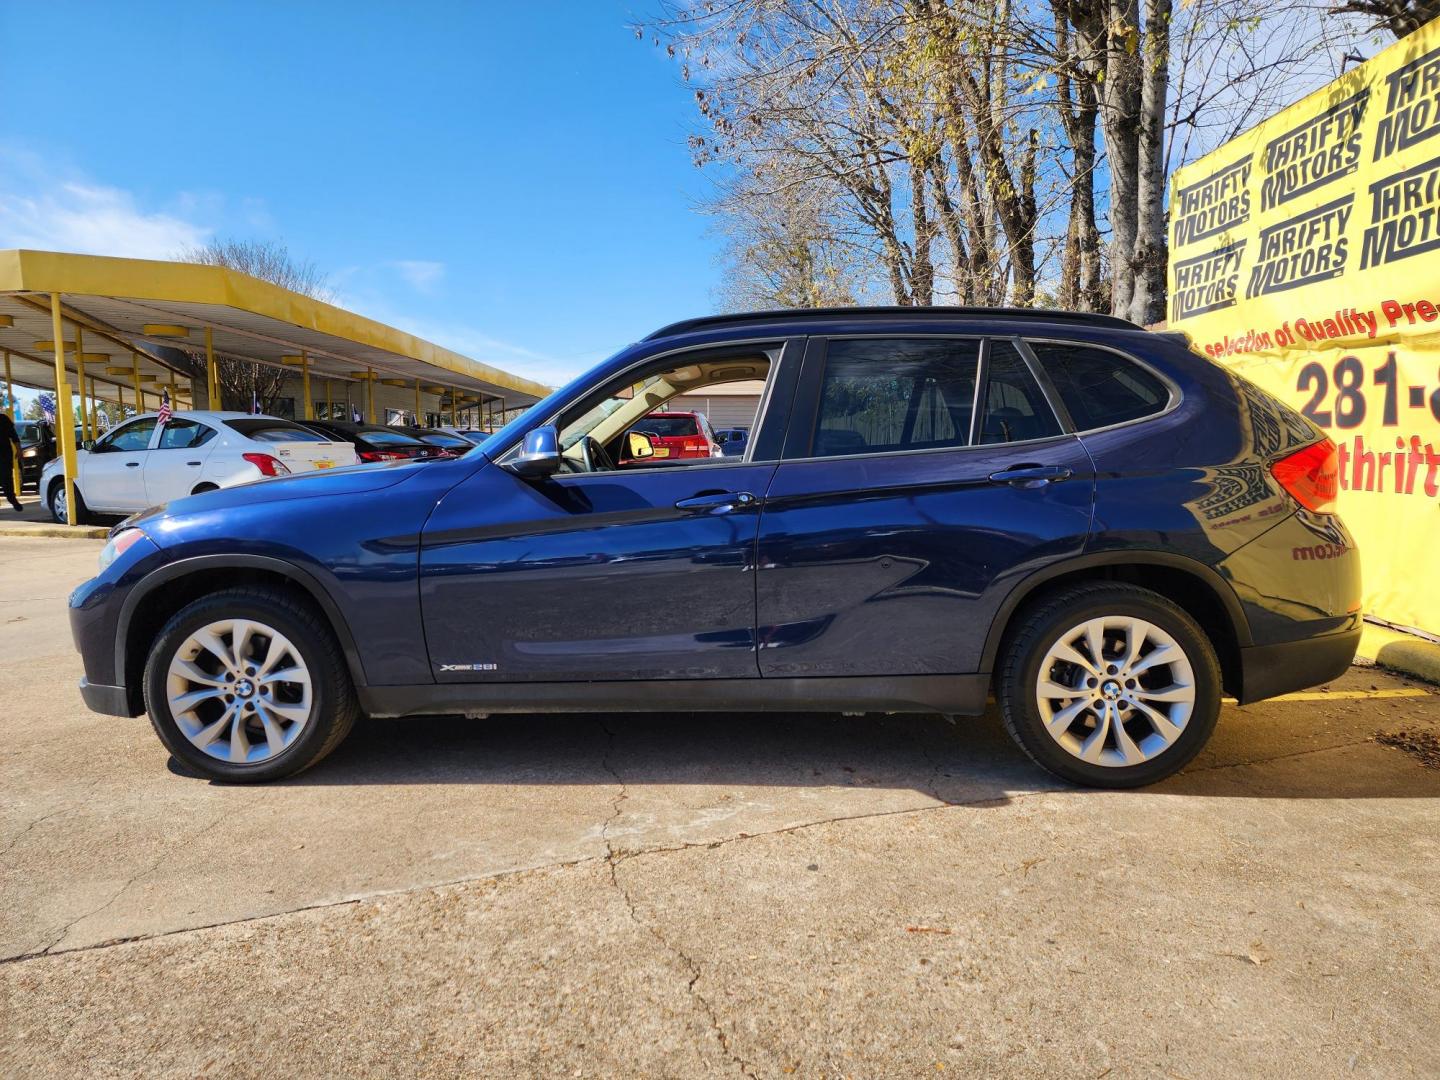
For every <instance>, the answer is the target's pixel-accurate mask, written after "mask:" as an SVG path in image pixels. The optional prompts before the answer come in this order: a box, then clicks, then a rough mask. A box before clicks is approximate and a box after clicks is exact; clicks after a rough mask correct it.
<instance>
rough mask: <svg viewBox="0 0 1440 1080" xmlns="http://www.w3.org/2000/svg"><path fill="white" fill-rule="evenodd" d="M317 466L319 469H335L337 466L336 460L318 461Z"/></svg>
mask: <svg viewBox="0 0 1440 1080" xmlns="http://www.w3.org/2000/svg"><path fill="white" fill-rule="evenodd" d="M315 467H316V468H317V469H333V468H334V467H335V462H333V461H317V462H315Z"/></svg>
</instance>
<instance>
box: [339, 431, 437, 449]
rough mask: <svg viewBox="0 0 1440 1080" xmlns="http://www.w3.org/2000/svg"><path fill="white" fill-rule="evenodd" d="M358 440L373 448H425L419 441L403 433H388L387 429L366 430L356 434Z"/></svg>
mask: <svg viewBox="0 0 1440 1080" xmlns="http://www.w3.org/2000/svg"><path fill="white" fill-rule="evenodd" d="M355 436H356V438H358V439H362V440H363V441H365V442H367V443H370V444H371V445H372V446H424V445H425V444H424V443H423V442H421V441H420V440H419V439H412V438H411V437H410V436H409V435H406V434H405V433H404V432H403V431H387V430H386V429H385V428H365V429H364V430H362V431H357V432H356V433H355Z"/></svg>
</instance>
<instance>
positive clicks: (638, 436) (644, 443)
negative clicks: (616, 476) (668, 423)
mask: <svg viewBox="0 0 1440 1080" xmlns="http://www.w3.org/2000/svg"><path fill="white" fill-rule="evenodd" d="M625 440H626V441H625V451H626V453H625V460H626V461H642V460H644V459H645V458H652V457H654V456H655V444H654V443H652V442H651V441H650V436H649V435H646V434H645V433H644V432H643V431H632V432H630V433H629V434H628V435H626V436H625Z"/></svg>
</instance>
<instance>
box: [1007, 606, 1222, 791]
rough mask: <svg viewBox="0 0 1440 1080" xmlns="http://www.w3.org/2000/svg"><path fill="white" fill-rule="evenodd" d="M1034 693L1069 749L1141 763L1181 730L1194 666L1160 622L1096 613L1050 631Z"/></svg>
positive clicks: (1090, 758) (1192, 696)
mask: <svg viewBox="0 0 1440 1080" xmlns="http://www.w3.org/2000/svg"><path fill="white" fill-rule="evenodd" d="M1035 696H1036V702H1037V704H1038V706H1039V709H1040V719H1041V722H1042V723H1043V725H1044V727H1045V730H1046V731H1047V732H1048V733H1049V735H1050V737H1051V738H1052V739H1054V740H1055V742H1056V743H1058V744H1059V745H1060V747H1061V748H1062V749H1064V750H1065V751H1066V752H1067V753H1068V754H1070V755H1072V756H1073V757H1075V758H1078V759H1079V760H1081V761H1084V762H1087V763H1089V764H1092V765H1105V766H1111V767H1124V766H1131V765H1139V764H1141V763H1143V762H1146V761H1150V760H1151V759H1153V758H1155V757H1157V756H1159V755H1160V754H1162V753H1164V752H1165V751H1166V750H1168V749H1169V748H1170V747H1171V746H1172V745H1174V743H1175V741H1176V740H1177V739H1178V738H1179V737H1180V735H1181V733H1182V732H1183V731H1184V730H1185V725H1186V723H1187V722H1188V721H1189V719H1190V716H1191V714H1192V713H1193V712H1194V709H1195V701H1196V687H1195V673H1194V670H1193V669H1192V667H1191V665H1190V659H1189V657H1187V656H1186V655H1185V650H1184V649H1182V648H1181V647H1180V644H1179V643H1178V642H1177V641H1176V640H1175V638H1174V637H1173V636H1172V635H1171V634H1169V633H1168V632H1166V631H1165V630H1164V629H1162V628H1161V627H1159V626H1156V625H1155V624H1153V623H1149V622H1146V621H1145V620H1144V619H1139V618H1135V617H1132V616H1128V615H1110V616H1101V617H1099V618H1094V619H1087V620H1086V621H1085V622H1083V623H1080V624H1079V625H1077V626H1074V627H1072V628H1071V629H1069V630H1067V631H1066V632H1065V633H1063V634H1061V635H1060V636H1059V637H1058V638H1056V639H1055V641H1054V642H1053V643H1052V644H1051V646H1050V648H1049V650H1048V651H1047V652H1046V654H1045V657H1044V659H1043V660H1042V661H1041V663H1040V670H1039V674H1038V676H1037V678H1036V683H1035Z"/></svg>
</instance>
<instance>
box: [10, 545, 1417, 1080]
mask: <svg viewBox="0 0 1440 1080" xmlns="http://www.w3.org/2000/svg"><path fill="white" fill-rule="evenodd" d="M99 546H100V545H99V544H98V543H95V542H90V541H55V540H32V539H8V538H7V539H0V657H4V659H3V660H0V701H3V702H4V705H5V707H4V709H3V710H0V724H3V733H4V738H3V739H0V792H3V797H0V851H3V853H4V854H3V858H0V901H3V902H0V958H3V959H0V1074H3V1075H54V1076H61V1075H65V1076H68V1075H74V1074H76V1073H80V1072H85V1073H99V1074H105V1075H116V1074H119V1075H123V1074H133V1073H141V1072H143V1073H147V1074H158V1075H195V1074H229V1075H257V1076H258V1075H274V1074H276V1073H283V1074H288V1075H333V1074H338V1073H347V1074H353V1075H360V1074H375V1075H402V1074H403V1075H417V1074H419V1075H453V1074H456V1073H486V1074H492V1075H505V1074H511V1075H513V1074H522V1073H523V1074H529V1075H557V1076H558V1075H566V1076H570V1075H617V1074H627V1075H636V1074H640V1075H700V1074H702V1073H710V1072H714V1073H720V1074H742V1075H743V1074H749V1075H756V1076H785V1075H803V1076H822V1075H823V1076H835V1075H854V1076H876V1075H914V1074H917V1073H920V1072H924V1073H926V1074H927V1075H928V1074H930V1073H943V1072H945V1071H947V1070H948V1071H951V1072H955V1071H958V1072H960V1073H962V1074H967V1075H968V1074H972V1073H982V1072H983V1073H985V1074H991V1075H1001V1076H1010V1075H1013V1076H1020V1075H1035V1074H1036V1073H1039V1072H1050V1073H1065V1074H1067V1075H1092V1076H1099V1075H1102V1074H1107V1070H1108V1075H1111V1076H1117V1075H1118V1076H1123V1075H1164V1074H1166V1073H1170V1074H1174V1075H1181V1076H1186V1077H1199V1076H1222V1075H1223V1076H1233V1075H1235V1074H1236V1073H1253V1072H1257V1071H1259V1070H1260V1069H1261V1068H1267V1069H1268V1070H1269V1071H1273V1072H1275V1073H1277V1074H1278V1075H1291V1074H1293V1075H1297V1076H1299V1075H1306V1076H1309V1075H1315V1074H1316V1073H1319V1074H1323V1075H1330V1074H1340V1073H1343V1074H1346V1075H1351V1074H1354V1075H1383V1076H1394V1075H1433V1074H1435V1073H1436V1072H1437V1071H1440V1051H1437V1049H1436V1046H1435V1040H1434V1038H1433V1017H1434V1016H1435V1015H1437V1013H1440V985H1437V972H1436V962H1435V959H1434V958H1435V957H1436V955H1437V948H1436V946H1437V944H1440V942H1437V938H1440V917H1437V916H1440V911H1437V908H1440V899H1437V896H1436V892H1435V888H1434V884H1435V882H1436V881H1437V880H1440V771H1437V770H1434V769H1431V768H1426V767H1424V766H1423V765H1422V764H1421V762H1420V760H1419V759H1418V758H1417V757H1415V756H1412V755H1411V754H1408V753H1407V752H1405V751H1403V750H1398V749H1391V748H1389V747H1387V746H1385V745H1381V744H1379V743H1377V742H1375V741H1374V738H1375V736H1376V735H1377V734H1382V733H1390V732H1399V731H1404V732H1410V733H1413V734H1414V735H1416V736H1417V737H1418V738H1420V739H1421V740H1422V741H1423V740H1424V739H1426V738H1429V739H1434V738H1435V737H1436V736H1437V735H1440V697H1437V696H1436V695H1434V694H1433V693H1430V692H1428V691H1427V690H1425V689H1424V688H1422V687H1421V686H1419V685H1418V684H1410V683H1406V682H1405V681H1403V680H1401V679H1397V678H1394V677H1392V676H1390V675H1387V674H1384V673H1382V672H1379V671H1376V670H1373V669H1358V668H1357V669H1352V672H1351V673H1350V674H1349V675H1347V676H1346V677H1345V678H1344V679H1342V680H1339V681H1337V683H1335V684H1334V685H1333V686H1332V688H1331V689H1330V690H1329V691H1328V692H1316V693H1313V694H1308V695H1301V696H1299V697H1298V698H1296V699H1291V700H1281V701H1276V702H1267V703H1263V704H1260V705H1257V706H1252V707H1249V708H1246V709H1243V710H1241V709H1237V708H1234V707H1227V708H1226V709H1225V710H1224V713H1223V714H1222V718H1221V722H1220V726H1219V728H1218V730H1217V732H1216V736H1215V738H1214V740H1213V742H1212V744H1211V746H1210V748H1209V749H1208V750H1207V751H1206V752H1205V754H1204V755H1203V756H1202V757H1201V758H1200V759H1199V760H1198V761H1197V762H1196V763H1195V764H1194V765H1193V766H1192V767H1191V768H1190V769H1189V770H1187V771H1186V772H1185V773H1184V774H1182V775H1181V776H1179V777H1176V778H1174V779H1172V780H1171V781H1168V782H1167V783H1165V784H1162V785H1159V786H1158V787H1156V788H1153V789H1149V790H1146V791H1142V792H1132V793H1123V794H1101V793H1095V792H1088V791H1080V790H1076V789H1071V788H1067V787H1065V786H1063V785H1061V784H1058V783H1056V782H1053V781H1052V780H1051V779H1050V778H1049V777H1048V776H1046V775H1045V774H1043V773H1040V772H1039V771H1037V770H1036V769H1034V768H1033V767H1032V766H1031V765H1030V764H1029V763H1028V762H1027V761H1026V760H1025V759H1024V758H1023V757H1022V756H1021V755H1020V754H1019V753H1018V752H1017V751H1015V750H1013V749H1012V748H1011V747H1010V745H1009V743H1008V742H1007V741H1006V740H1005V738H1004V736H1003V733H1001V732H1000V730H999V726H998V724H997V723H996V722H995V720H994V718H993V717H987V718H985V719H983V720H978V721H963V722H962V723H961V724H960V725H958V726H952V725H950V724H948V723H947V722H945V721H944V720H943V719H940V718H935V717H910V716H906V717H888V718H882V717H855V718H842V717H836V716H803V715H799V716H786V717H768V716H762V717H757V716H749V715H740V716H714V715H703V714H699V715H690V714H671V715H665V716H616V717H593V716H592V717H506V718H496V719H492V720H488V721H464V720H459V719H450V718H435V719H422V720H407V721H384V722H380V721H375V722H367V723H363V724H362V725H360V726H359V727H358V728H357V730H356V732H355V734H354V735H353V736H352V738H351V739H350V741H349V742H348V743H347V744H346V745H345V746H343V747H342V748H341V749H340V750H339V751H337V753H336V754H335V755H334V756H333V757H332V758H330V759H329V760H327V761H326V762H325V763H323V764H322V765H321V766H320V767H318V768H317V769H315V770H312V771H311V772H309V773H307V774H303V775H302V776H300V777H297V778H295V779H294V780H292V781H289V782H286V783H284V784H279V785H273V786H270V787H266V788H258V789H257V788H229V787H222V786H218V785H212V784H208V783H205V782H203V781H200V780H196V779H193V778H190V777H187V776H185V775H183V774H181V773H180V772H178V771H177V769H176V768H175V767H173V766H171V765H170V764H169V763H168V762H167V755H166V754H165V752H164V750H163V748H162V747H161V746H160V745H159V743H158V741H157V740H156V739H155V738H154V735H153V733H152V732H151V731H150V728H149V725H148V722H146V721H145V720H143V719H141V720H133V721H126V720H116V719H111V718H105V717H99V716H94V715H92V714H89V713H87V712H85V711H84V709H83V708H82V706H81V705H80V702H79V699H78V695H77V694H76V692H75V690H74V682H75V680H76V679H77V678H78V675H79V662H78V658H77V657H76V656H75V655H74V653H73V651H72V649H71V645H70V641H69V633H68V627H67V625H66V622H65V614H64V596H65V595H66V593H67V592H68V590H69V588H71V587H72V586H73V585H74V584H76V583H77V582H78V581H80V580H82V579H83V578H84V577H86V576H88V575H89V573H90V572H91V568H92V567H93V565H94V558H95V555H96V553H97V552H98V549H99Z"/></svg>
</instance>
